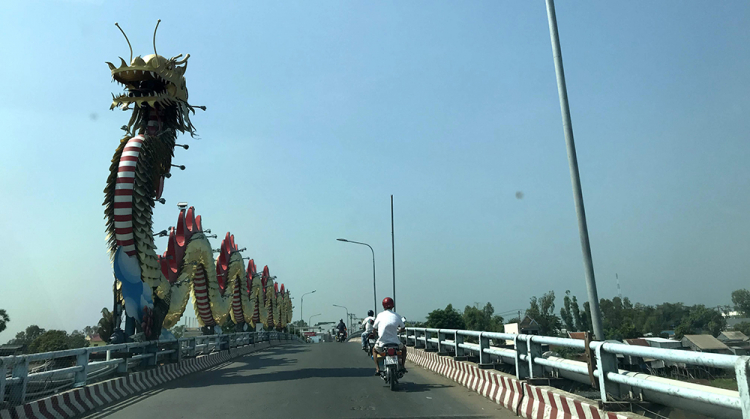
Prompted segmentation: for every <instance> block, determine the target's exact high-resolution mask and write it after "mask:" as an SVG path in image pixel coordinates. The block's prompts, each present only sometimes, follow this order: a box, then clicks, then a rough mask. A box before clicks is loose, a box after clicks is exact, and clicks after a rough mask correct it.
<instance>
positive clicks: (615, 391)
mask: <svg viewBox="0 0 750 419" xmlns="http://www.w3.org/2000/svg"><path fill="white" fill-rule="evenodd" d="M602 346H603V345H602V344H599V345H597V347H596V350H595V354H596V364H597V365H596V369H597V370H598V371H599V392H600V394H601V398H602V402H603V403H606V402H607V401H608V400H607V395H611V396H612V397H615V398H619V397H620V396H621V395H620V385H619V384H618V383H614V382H612V381H610V380H609V378H607V374H609V373H610V372H613V373H615V374H617V373H619V368H618V366H617V355H616V354H613V353H609V352H607V351H604V350H602Z"/></svg>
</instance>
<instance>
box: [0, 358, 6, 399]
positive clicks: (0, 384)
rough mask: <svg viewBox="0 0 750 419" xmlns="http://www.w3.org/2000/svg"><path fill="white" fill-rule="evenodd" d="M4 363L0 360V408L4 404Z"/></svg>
mask: <svg viewBox="0 0 750 419" xmlns="http://www.w3.org/2000/svg"><path fill="white" fill-rule="evenodd" d="M5 374H6V372H5V362H4V361H3V360H2V358H0V406H2V405H3V402H5Z"/></svg>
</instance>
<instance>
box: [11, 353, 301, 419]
mask: <svg viewBox="0 0 750 419" xmlns="http://www.w3.org/2000/svg"><path fill="white" fill-rule="evenodd" d="M292 342H294V341H285V340H282V341H274V342H261V343H258V344H255V345H247V346H243V347H240V348H232V350H230V351H221V352H215V353H211V354H207V355H202V356H198V357H195V358H189V359H184V360H182V361H180V362H179V363H174V364H164V365H160V366H157V367H155V368H152V369H148V370H145V371H140V372H135V373H131V374H128V375H127V376H124V377H118V378H113V379H110V380H107V381H102V382H99V383H95V384H90V385H87V386H85V387H81V388H77V389H73V390H69V391H66V392H64V393H60V394H56V395H53V396H49V397H46V398H44V399H40V400H35V401H32V402H29V403H26V404H23V405H20V406H16V407H14V408H10V409H4V410H2V411H0V419H26V418H34V419H37V418H39V419H48V418H73V417H76V416H78V415H81V414H83V413H86V412H89V411H91V410H94V409H97V408H99V407H102V406H106V405H108V404H110V403H113V402H115V401H117V400H120V399H122V398H125V397H129V396H132V395H134V394H137V393H140V392H142V391H145V390H148V389H150V388H152V387H156V386H158V385H161V384H164V383H166V382H168V381H172V380H174V379H177V378H180V377H183V376H185V375H188V374H191V373H194V372H197V371H201V370H204V369H206V368H210V367H213V366H216V365H219V364H222V363H224V362H227V361H229V360H230V359H232V358H235V357H239V356H243V355H246V354H248V353H251V352H255V351H259V350H261V349H265V348H268V347H270V346H274V345H278V344H285V343H292Z"/></svg>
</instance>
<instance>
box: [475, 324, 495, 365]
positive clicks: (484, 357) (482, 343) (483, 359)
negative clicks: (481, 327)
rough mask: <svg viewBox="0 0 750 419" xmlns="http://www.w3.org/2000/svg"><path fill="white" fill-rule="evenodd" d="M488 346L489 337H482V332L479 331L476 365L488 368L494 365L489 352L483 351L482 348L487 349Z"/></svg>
mask: <svg viewBox="0 0 750 419" xmlns="http://www.w3.org/2000/svg"><path fill="white" fill-rule="evenodd" d="M489 347H490V338H487V337H484V333H482V332H479V365H477V366H478V367H479V368H482V369H489V368H493V367H494V365H493V364H492V358H490V354H487V353H484V350H485V349H489Z"/></svg>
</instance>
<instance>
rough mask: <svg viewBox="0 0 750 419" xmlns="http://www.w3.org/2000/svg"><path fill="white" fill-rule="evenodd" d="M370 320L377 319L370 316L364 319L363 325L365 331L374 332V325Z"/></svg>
mask: <svg viewBox="0 0 750 419" xmlns="http://www.w3.org/2000/svg"><path fill="white" fill-rule="evenodd" d="M370 320H372V321H375V317H372V316H368V317H366V318H365V319H364V320H362V326H364V328H365V332H367V333H370V332H372V325H371V324H370Z"/></svg>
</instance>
